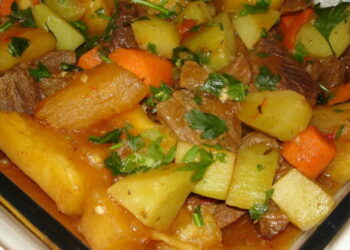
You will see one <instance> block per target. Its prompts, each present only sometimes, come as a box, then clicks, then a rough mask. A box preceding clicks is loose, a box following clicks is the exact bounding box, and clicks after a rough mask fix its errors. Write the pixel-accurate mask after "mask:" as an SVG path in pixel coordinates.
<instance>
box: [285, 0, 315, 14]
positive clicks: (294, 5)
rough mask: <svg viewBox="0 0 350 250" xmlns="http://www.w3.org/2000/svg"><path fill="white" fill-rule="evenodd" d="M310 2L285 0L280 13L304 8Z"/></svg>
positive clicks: (305, 0)
mask: <svg viewBox="0 0 350 250" xmlns="http://www.w3.org/2000/svg"><path fill="white" fill-rule="evenodd" d="M310 2H311V1H307V0H285V1H284V3H283V4H282V7H281V12H282V15H283V14H288V13H293V12H297V11H300V10H305V9H306V8H307V7H308V6H309V5H310Z"/></svg>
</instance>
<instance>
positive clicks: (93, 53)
mask: <svg viewBox="0 0 350 250" xmlns="http://www.w3.org/2000/svg"><path fill="white" fill-rule="evenodd" d="M101 63H102V60H101V58H100V56H99V55H98V47H95V48H93V49H91V50H89V51H88V52H86V53H85V54H84V55H82V56H81V57H80V58H79V60H78V64H77V65H78V66H79V67H81V68H83V69H91V68H93V67H95V66H97V65H99V64H101Z"/></svg>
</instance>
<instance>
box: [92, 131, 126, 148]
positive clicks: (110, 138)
mask: <svg viewBox="0 0 350 250" xmlns="http://www.w3.org/2000/svg"><path fill="white" fill-rule="evenodd" d="M122 134H123V130H122V129H115V130H113V131H110V132H107V133H105V134H103V135H102V136H89V141H91V142H94V143H97V144H102V143H117V142H119V140H120V137H121V135H122Z"/></svg>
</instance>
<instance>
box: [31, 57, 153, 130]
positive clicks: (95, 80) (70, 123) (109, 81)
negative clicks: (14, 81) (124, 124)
mask: <svg viewBox="0 0 350 250" xmlns="http://www.w3.org/2000/svg"><path fill="white" fill-rule="evenodd" d="M148 91H149V88H148V86H146V85H145V84H143V83H142V82H141V81H140V80H139V79H138V78H137V77H136V76H135V75H133V74H132V73H130V72H129V71H127V70H125V69H122V68H121V67H119V66H117V65H116V64H101V65H99V66H96V67H94V68H93V69H90V70H87V71H85V72H81V73H80V74H79V75H77V76H76V78H74V79H73V80H72V81H71V83H70V84H69V86H68V87H66V88H64V89H63V90H61V91H59V92H58V93H56V94H55V95H53V96H51V97H49V98H47V99H45V100H44V101H43V102H42V103H40V105H39V106H38V108H37V111H36V114H35V117H36V118H38V119H41V120H45V121H46V122H48V123H49V124H50V125H51V126H52V127H53V128H57V129H79V128H85V127H88V126H89V125H91V124H93V123H97V122H98V121H101V120H104V119H107V118H109V117H111V116H113V115H116V114H119V113H121V112H123V111H126V110H129V109H131V108H132V107H133V106H135V105H136V104H137V103H138V102H139V101H141V100H142V99H143V98H144V97H145V96H146V95H147V93H148Z"/></svg>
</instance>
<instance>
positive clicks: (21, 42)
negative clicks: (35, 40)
mask: <svg viewBox="0 0 350 250" xmlns="http://www.w3.org/2000/svg"><path fill="white" fill-rule="evenodd" d="M28 47H29V40H28V39H26V38H23V37H12V38H11V41H10V42H9V43H8V52H9V53H10V54H11V55H12V56H13V57H21V56H22V54H23V52H24V51H25V50H26V49H27V48H28Z"/></svg>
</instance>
